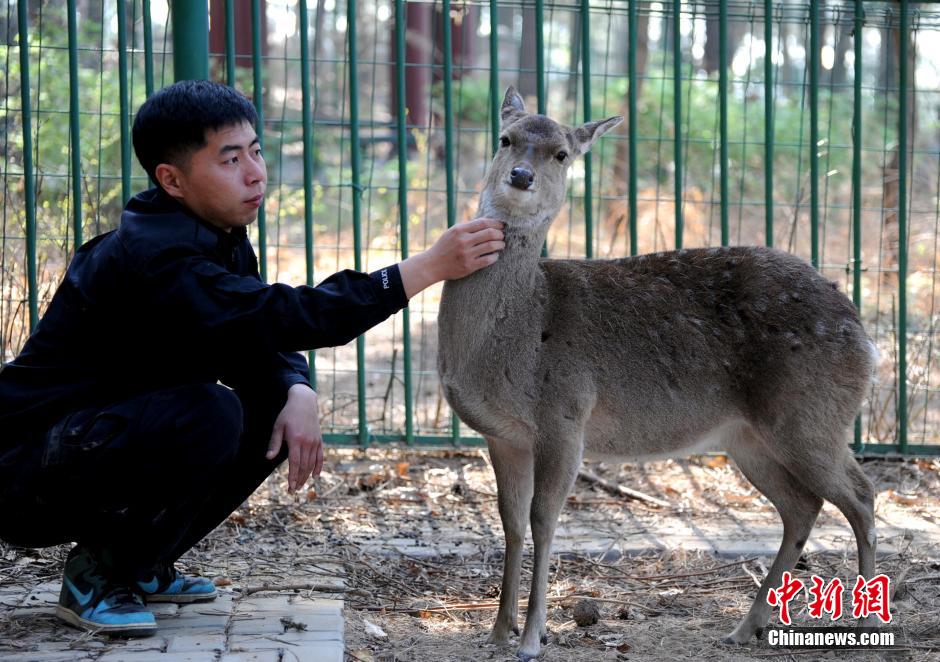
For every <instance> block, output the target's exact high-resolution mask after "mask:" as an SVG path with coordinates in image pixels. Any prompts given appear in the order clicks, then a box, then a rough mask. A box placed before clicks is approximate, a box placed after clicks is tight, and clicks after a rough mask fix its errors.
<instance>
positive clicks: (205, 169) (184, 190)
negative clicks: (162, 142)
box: [157, 122, 268, 231]
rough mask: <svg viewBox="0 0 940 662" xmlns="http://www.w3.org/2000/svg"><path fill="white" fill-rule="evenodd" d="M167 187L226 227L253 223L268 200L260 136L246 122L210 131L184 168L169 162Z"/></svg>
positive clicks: (194, 209) (205, 216) (200, 213)
mask: <svg viewBox="0 0 940 662" xmlns="http://www.w3.org/2000/svg"><path fill="white" fill-rule="evenodd" d="M159 167H160V166H158V173H157V177H158V179H160V183H161V184H163V187H164V189H165V190H166V191H167V193H169V194H170V195H172V196H173V197H174V198H176V199H177V200H178V201H179V202H181V203H183V204H184V205H185V206H186V207H187V208H189V210H190V211H192V212H194V213H195V214H196V215H198V216H199V217H200V218H202V219H204V220H206V221H208V222H209V223H211V224H212V225H215V226H217V227H220V228H222V229H224V230H225V231H229V230H231V229H232V228H237V227H242V226H246V225H249V224H251V223H252V222H253V221H254V220H255V219H256V218H257V217H258V209H259V208H260V207H261V205H262V204H264V187H265V183H266V182H267V178H268V174H267V168H266V166H265V163H264V157H263V156H261V146H260V145H259V143H258V135H257V134H256V133H255V130H254V128H253V127H252V126H251V124H249V123H248V122H243V123H241V124H233V125H232V126H228V127H223V128H221V129H219V130H217V131H215V130H212V129H210V130H208V131H206V145H205V146H204V147H202V148H201V149H199V150H198V151H196V152H194V153H193V154H192V155H191V156H190V158H189V162H188V163H187V164H185V166H184V167H175V166H168V167H169V168H171V171H170V173H171V174H172V175H173V179H172V181H171V183H170V185H169V186H168V185H167V183H166V182H165V181H164V180H163V178H162V176H161V174H160V172H159Z"/></svg>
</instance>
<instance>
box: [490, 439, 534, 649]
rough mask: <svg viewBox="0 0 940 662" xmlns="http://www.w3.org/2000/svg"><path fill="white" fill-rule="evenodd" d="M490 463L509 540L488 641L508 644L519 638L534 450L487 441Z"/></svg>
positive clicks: (528, 447) (504, 530) (522, 446)
mask: <svg viewBox="0 0 940 662" xmlns="http://www.w3.org/2000/svg"><path fill="white" fill-rule="evenodd" d="M486 445H487V447H489V449H490V460H492V462H493V471H494V472H495V473H496V487H497V491H498V493H499V517H500V519H501V520H502V522H503V533H504V535H505V536H506V556H505V558H504V559H503V584H502V588H501V589H500V592H499V612H498V613H497V614H496V623H495V624H494V625H493V632H492V634H490V638H489V641H490V643H494V644H505V643H507V642H508V641H509V633H510V632H515V633H516V634H519V627H518V625H517V620H516V618H517V611H518V604H519V575H520V572H521V570H522V544H523V541H524V540H525V530H526V517H527V515H528V513H529V507H530V506H531V503H532V449H531V447H530V446H528V445H521V444H520V445H516V444H513V443H509V442H503V441H499V440H496V439H491V438H487V440H486Z"/></svg>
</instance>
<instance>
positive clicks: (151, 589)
mask: <svg viewBox="0 0 940 662" xmlns="http://www.w3.org/2000/svg"><path fill="white" fill-rule="evenodd" d="M137 586H138V587H140V592H141V593H143V594H144V599H146V600H147V602H205V601H207V600H215V597H216V595H217V593H216V590H215V584H213V583H212V581H211V580H209V579H206V578H205V577H192V576H188V575H184V574H183V573H181V572H180V571H179V570H177V569H176V568H175V567H174V566H173V564H172V563H163V564H160V565H158V566H157V567H156V568H154V569H153V570H150V571H148V572H145V573H143V574H142V575H138V578H137Z"/></svg>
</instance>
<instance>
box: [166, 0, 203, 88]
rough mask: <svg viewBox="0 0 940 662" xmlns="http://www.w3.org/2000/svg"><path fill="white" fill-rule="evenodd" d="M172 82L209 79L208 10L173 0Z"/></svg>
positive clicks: (188, 1)
mask: <svg viewBox="0 0 940 662" xmlns="http://www.w3.org/2000/svg"><path fill="white" fill-rule="evenodd" d="M172 14H173V80H205V79H207V78H209V7H208V3H206V2H193V1H192V0H173V12H172Z"/></svg>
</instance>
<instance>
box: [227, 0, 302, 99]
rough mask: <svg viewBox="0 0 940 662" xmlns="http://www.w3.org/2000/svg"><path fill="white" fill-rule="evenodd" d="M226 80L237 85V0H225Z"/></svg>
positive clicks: (232, 84) (231, 84)
mask: <svg viewBox="0 0 940 662" xmlns="http://www.w3.org/2000/svg"><path fill="white" fill-rule="evenodd" d="M305 5H306V3H305ZM306 31H307V29H306V27H305V28H304V32H306ZM225 82H226V83H228V84H229V85H230V86H232V87H234V86H235V0H225Z"/></svg>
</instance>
